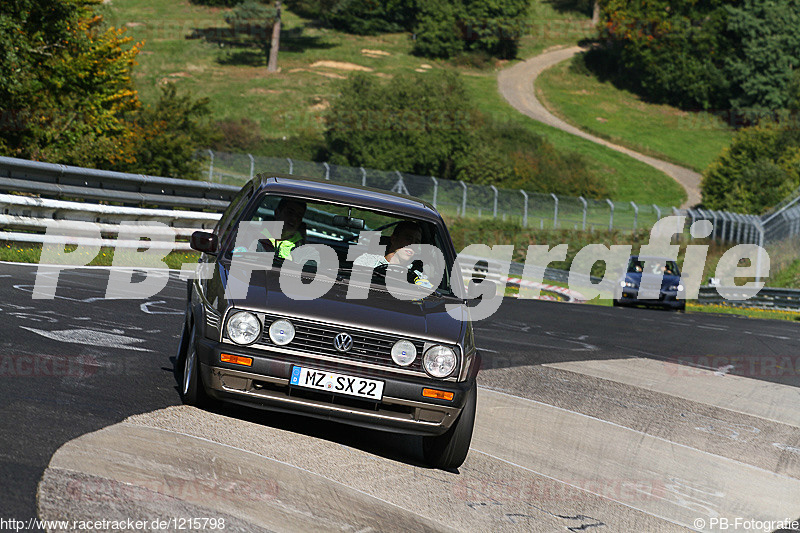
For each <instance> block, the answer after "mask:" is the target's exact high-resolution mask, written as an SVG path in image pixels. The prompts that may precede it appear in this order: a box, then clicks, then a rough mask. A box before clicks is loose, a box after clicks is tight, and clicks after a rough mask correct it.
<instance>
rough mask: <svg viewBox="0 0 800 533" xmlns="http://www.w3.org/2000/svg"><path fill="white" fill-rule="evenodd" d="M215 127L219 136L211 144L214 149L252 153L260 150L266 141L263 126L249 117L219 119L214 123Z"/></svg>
mask: <svg viewBox="0 0 800 533" xmlns="http://www.w3.org/2000/svg"><path fill="white" fill-rule="evenodd" d="M214 129H215V130H216V131H217V132H218V133H219V137H218V139H217V141H216V142H215V143H214V144H213V145H212V146H211V149H212V150H219V151H221V152H244V153H250V152H253V151H255V150H258V148H259V147H260V146H261V144H262V143H263V142H264V139H263V138H262V136H261V126H259V124H258V122H256V121H254V120H250V119H249V118H240V119H238V120H234V119H225V120H219V121H217V122H216V123H215V124H214Z"/></svg>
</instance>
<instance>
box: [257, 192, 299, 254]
mask: <svg viewBox="0 0 800 533" xmlns="http://www.w3.org/2000/svg"><path fill="white" fill-rule="evenodd" d="M305 214H306V203H305V202H303V201H302V200H295V199H293V198H281V201H280V202H278V207H276V208H275V220H277V221H281V222H283V230H282V231H281V236H280V238H277V239H276V238H274V237H273V236H272V235H270V234H269V232H268V231H267V230H266V229H264V230H263V232H262V233H263V235H264V236H265V238H263V239H259V240H258V242H259V244H260V245H261V247H263V250H264V251H266V252H275V253H276V255H277V257H280V258H281V259H289V260H290V261H291V259H292V250H294V249H295V248H297V247H298V246H302V245H303V244H305V224H304V223H303V217H304V216H305Z"/></svg>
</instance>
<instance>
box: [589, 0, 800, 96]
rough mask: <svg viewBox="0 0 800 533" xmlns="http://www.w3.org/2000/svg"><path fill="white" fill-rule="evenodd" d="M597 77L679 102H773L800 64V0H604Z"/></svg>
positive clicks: (594, 59)
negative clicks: (601, 44)
mask: <svg viewBox="0 0 800 533" xmlns="http://www.w3.org/2000/svg"><path fill="white" fill-rule="evenodd" d="M600 5H601V9H602V17H601V22H600V28H599V29H600V38H601V41H603V43H604V47H603V48H601V49H600V50H597V51H594V52H592V53H590V54H589V55H588V56H587V64H588V65H589V66H590V67H592V69H593V70H594V71H595V72H597V73H598V74H599V75H600V76H601V77H607V78H610V79H612V80H614V81H615V82H616V83H618V84H619V85H621V86H624V87H626V88H631V89H633V90H635V91H637V92H639V93H640V94H642V95H643V96H644V97H646V98H647V99H649V100H651V101H654V102H659V103H666V104H670V105H674V106H678V107H681V108H684V109H697V108H701V109H737V110H738V109H742V110H743V109H749V108H756V109H758V108H761V109H777V108H780V107H785V106H786V104H787V101H786V98H785V94H786V88H787V86H788V84H789V82H790V80H791V75H792V70H793V69H796V68H798V67H799V66H800V32H798V31H797V28H798V27H800V0H785V1H782V2H773V1H772V0H737V1H735V2H726V1H723V0H710V1H706V2H685V1H682V0H652V1H648V2H631V1H630V0H606V1H604V2H601V4H600Z"/></svg>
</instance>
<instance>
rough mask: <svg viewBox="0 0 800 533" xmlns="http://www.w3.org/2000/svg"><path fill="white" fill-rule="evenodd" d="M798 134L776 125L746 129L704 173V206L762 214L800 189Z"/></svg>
mask: <svg viewBox="0 0 800 533" xmlns="http://www.w3.org/2000/svg"><path fill="white" fill-rule="evenodd" d="M799 137H800V135H799V134H798V132H797V130H795V129H785V128H782V127H781V126H780V124H777V123H765V124H762V125H759V126H753V127H750V128H745V129H743V130H741V131H739V132H738V133H737V134H736V137H734V139H733V142H732V143H731V146H730V147H728V148H726V149H725V150H724V151H723V152H722V154H721V155H720V157H719V159H717V161H715V162H714V163H713V164H712V165H711V166H710V167H709V168H708V170H707V171H706V172H705V175H704V176H703V182H702V190H703V206H704V207H707V208H709V209H720V210H722V209H724V210H730V211H734V212H738V213H755V214H761V213H763V212H764V211H766V210H767V209H769V208H770V207H772V206H774V205H775V204H777V203H778V202H780V201H781V200H782V199H783V198H784V197H786V196H788V195H789V194H791V193H792V192H793V191H794V190H795V189H797V187H799V186H800V138H799Z"/></svg>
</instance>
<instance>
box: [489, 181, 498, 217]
mask: <svg viewBox="0 0 800 533" xmlns="http://www.w3.org/2000/svg"><path fill="white" fill-rule="evenodd" d="M489 187H490V188H491V189H492V190H493V191H494V207H492V217H493V218H497V187H495V186H494V185H489Z"/></svg>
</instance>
